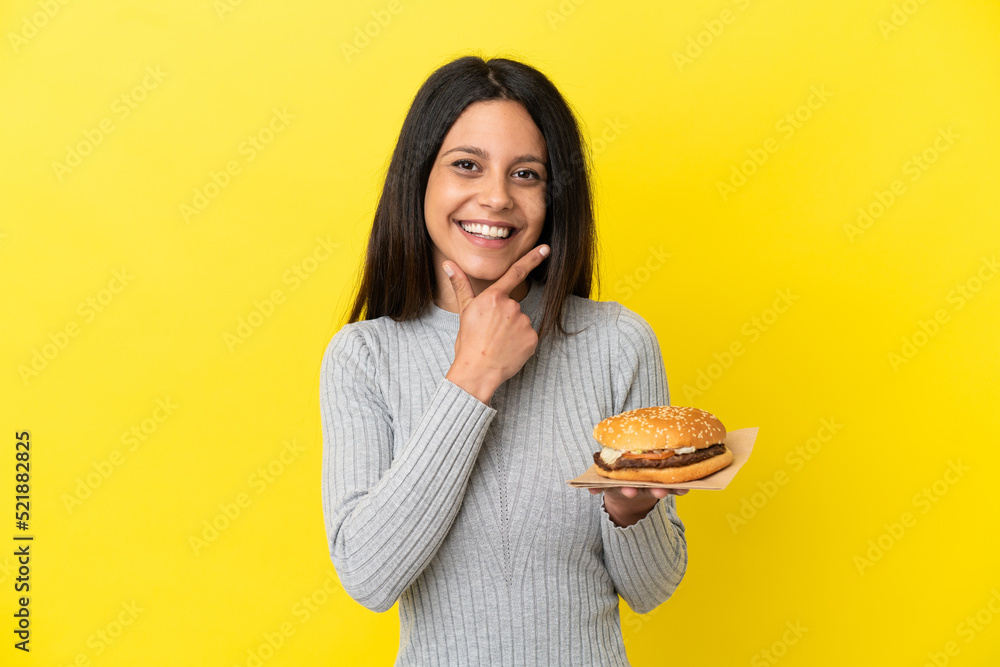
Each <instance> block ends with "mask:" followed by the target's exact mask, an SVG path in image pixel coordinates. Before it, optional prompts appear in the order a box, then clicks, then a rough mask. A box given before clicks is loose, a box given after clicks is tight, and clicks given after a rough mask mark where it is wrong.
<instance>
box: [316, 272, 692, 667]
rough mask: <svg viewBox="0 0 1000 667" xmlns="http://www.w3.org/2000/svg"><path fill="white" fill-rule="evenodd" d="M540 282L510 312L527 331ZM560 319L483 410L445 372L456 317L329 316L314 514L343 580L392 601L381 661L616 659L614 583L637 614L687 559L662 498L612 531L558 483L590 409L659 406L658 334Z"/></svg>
mask: <svg viewBox="0 0 1000 667" xmlns="http://www.w3.org/2000/svg"><path fill="white" fill-rule="evenodd" d="M542 289H543V287H542V285H540V284H537V283H536V284H532V285H531V289H530V290H529V292H528V295H527V296H526V297H525V298H524V299H523V300H522V301H521V304H520V305H521V309H522V311H523V312H525V313H527V314H528V315H529V317H530V318H531V321H532V324H533V325H534V326H535V329H536V330H537V329H538V326H539V323H540V318H541V310H542V309H541V297H542ZM564 323H565V326H566V329H567V330H568V331H577V330H580V329H584V331H583V332H582V333H579V334H577V335H575V336H572V335H571V336H569V337H566V338H564V339H562V340H561V341H558V342H557V341H554V340H553V339H552V338H550V337H547V339H546V340H543V341H541V342H540V343H539V345H538V348H537V349H536V352H535V354H534V355H533V356H532V357H531V358H530V359H529V360H528V362H527V363H526V364H525V365H524V367H523V368H522V369H521V370H520V371H519V372H518V373H517V374H516V375H515V376H514V377H512V378H510V379H509V380H507V381H506V382H505V383H504V384H503V385H501V386H500V388H499V389H497V391H496V393H495V395H494V396H493V398H492V400H491V405H485V404H483V403H482V402H480V401H479V400H478V399H476V398H475V397H474V396H472V395H471V394H469V393H467V392H466V391H465V390H463V389H461V388H460V387H458V386H457V385H455V384H453V383H451V382H450V381H448V380H446V379H445V378H444V376H445V373H447V372H448V368H449V367H450V366H451V363H452V361H453V360H454V355H455V336H456V334H457V333H458V315H457V314H456V313H450V312H448V311H445V310H442V309H441V308H438V307H437V306H434V305H432V306H431V307H430V308H429V309H428V310H427V311H425V313H424V315H423V316H421V317H420V318H419V319H416V320H409V321H406V322H394V321H393V320H392V319H390V318H388V317H383V318H379V319H375V320H367V321H363V322H356V323H353V324H348V325H346V326H344V327H343V328H342V329H341V330H340V331H339V332H337V334H336V335H335V336H334V337H333V339H332V340H331V341H330V344H329V345H328V347H327V349H326V352H325V354H324V357H323V362H322V370H321V377H320V405H321V412H322V423H323V445H324V449H323V479H322V491H323V511H324V515H325V519H326V531H327V538H328V542H329V547H330V557H331V559H332V560H333V564H334V566H335V568H336V570H337V575H338V576H339V578H340V582H341V584H342V585H343V586H344V588H345V589H346V590H347V592H348V593H349V594H350V595H351V597H353V598H354V599H355V600H357V601H358V602H360V603H361V604H363V605H364V606H366V607H368V608H369V609H373V610H375V611H385V610H387V609H389V608H390V607H391V606H392V605H393V603H395V602H396V600H397V599H398V600H399V617H400V641H399V654H398V656H397V658H396V663H395V664H396V665H487V664H495V665H627V664H628V661H627V658H626V656H625V648H624V646H623V644H622V635H621V626H620V622H619V615H618V595H621V596H622V598H624V599H625V601H626V602H627V603H628V604H629V606H630V607H631V608H632V609H633V610H634V611H636V612H640V613H645V612H648V611H650V610H651V609H653V608H654V607H656V606H657V605H658V604H660V603H661V602H663V601H664V600H666V599H667V598H668V597H670V595H671V594H672V593H673V591H674V589H675V588H676V587H677V585H678V584H679V583H680V580H681V577H683V575H684V571H685V569H686V566H687V544H686V542H685V539H684V525H683V523H681V521H680V519H679V518H678V517H677V513H676V507H675V503H674V497H673V496H668V497H667V498H665V499H663V500H660V501H659V502H657V504H656V505H655V506H654V508H653V509H652V510H651V511H650V513H649V514H648V515H647V516H646V517H645V518H643V519H642V520H641V521H639V522H638V523H636V524H635V525H633V526H629V527H627V528H618V527H617V526H615V525H614V524H613V523H612V521H611V519H610V518H609V517H608V515H607V513H606V512H605V511H604V509H603V506H602V502H601V498H602V497H601V496H599V495H598V496H592V495H591V494H589V493H588V492H587V491H586V490H584V489H574V488H570V487H569V486H567V485H566V480H567V479H571V478H573V477H576V476H577V475H579V474H580V473H581V472H583V471H584V470H586V469H587V468H588V467H589V466H590V464H591V463H593V458H592V456H593V453H594V452H595V451H597V449H598V447H599V445H597V443H596V441H594V439H593V437H592V435H591V432H592V430H593V427H594V425H595V424H597V422H599V421H600V420H602V419H604V418H605V417H608V416H610V415H613V414H617V413H619V412H623V411H625V410H631V409H633V408H638V407H644V406H650V405H666V404H667V403H668V402H669V397H668V392H667V384H666V376H665V373H664V368H663V360H662V357H661V354H660V349H659V346H658V345H657V341H656V336H655V334H654V333H653V330H652V329H651V328H650V326H649V325H648V324H647V323H646V322H645V321H644V320H643V319H642V318H640V317H639V316H638V315H636V314H635V313H633V312H631V311H630V310H628V309H626V308H625V307H623V306H621V305H620V304H618V303H614V302H598V301H591V300H589V299H582V298H579V297H570V298H569V299H568V300H567V302H566V307H565V312H564Z"/></svg>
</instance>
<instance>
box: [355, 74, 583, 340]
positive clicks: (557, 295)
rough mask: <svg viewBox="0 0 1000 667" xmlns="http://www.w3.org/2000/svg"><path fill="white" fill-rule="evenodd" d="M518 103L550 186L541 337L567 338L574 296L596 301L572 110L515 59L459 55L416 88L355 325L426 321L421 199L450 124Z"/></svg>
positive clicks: (428, 290) (429, 289)
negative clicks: (536, 134)
mask: <svg viewBox="0 0 1000 667" xmlns="http://www.w3.org/2000/svg"><path fill="white" fill-rule="evenodd" d="M486 100H511V101H515V102H519V103H520V104H521V105H522V106H524V108H525V109H526V110H527V112H528V114H530V116H531V118H532V120H534V122H535V125H536V126H538V129H539V131H540V132H541V134H542V137H543V138H544V139H545V145H546V149H547V151H548V169H549V180H548V182H547V183H546V192H545V204H546V205H545V224H544V226H543V227H542V233H541V236H540V237H539V239H538V243H546V244H548V245H549V246H550V247H551V248H552V254H551V255H550V256H549V258H548V259H547V260H546V261H545V262H543V263H542V264H541V265H540V266H539V267H537V268H536V269H535V270H534V271H532V272H531V274H530V276H529V278H530V279H533V280H537V281H538V282H540V283H543V284H544V294H543V299H544V306H543V315H542V322H541V325H540V327H539V328H540V331H539V332H538V335H539V338H542V337H544V336H545V334H546V332H547V331H550V330H553V326H556V327H558V330H559V331H560V332H561V333H563V334H565V333H567V332H566V330H565V329H564V328H563V322H562V309H563V303H564V302H565V300H566V297H567V296H568V295H570V294H575V295H577V296H581V297H585V298H589V297H590V293H591V288H592V285H593V283H594V282H596V281H597V247H596V246H597V236H596V228H595V227H596V226H595V222H594V207H593V197H592V194H591V186H590V163H591V162H590V154H589V152H588V151H587V147H586V145H585V143H584V141H583V139H582V137H581V134H580V128H579V126H578V124H577V122H576V118H575V116H574V115H573V112H572V110H571V109H570V107H569V105H568V104H567V102H566V100H564V99H563V97H562V95H561V94H560V93H559V91H558V89H557V88H556V87H555V86H554V85H553V84H552V82H551V81H549V79H548V78H546V77H545V75H544V74H542V73H541V72H539V71H538V70H536V69H534V68H533V67H530V66H528V65H526V64H524V63H521V62H518V61H516V60H508V59H506V58H491V59H489V60H484V59H483V58H481V57H478V56H465V57H462V58H458V59H457V60H454V61H452V62H450V63H448V64H446V65H444V66H442V67H440V68H439V69H437V70H436V71H435V72H434V73H433V74H431V76H430V77H429V78H428V79H427V81H425V82H424V84H423V85H422V86H421V87H420V90H418V91H417V94H416V96H415V97H414V99H413V103H412V104H411V105H410V109H409V111H408V112H407V114H406V119H405V120H404V121H403V127H402V129H401V130H400V132H399V139H398V140H397V141H396V148H395V150H394V151H393V154H392V160H391V162H390V164H389V168H388V171H387V172H386V176H385V184H384V186H383V188H382V196H381V197H380V198H379V203H378V208H377V209H376V211H375V220H374V222H373V224H372V232H371V236H370V237H369V239H368V250H367V255H366V257H365V263H364V265H363V266H362V267H361V275H360V279H359V281H358V286H357V295H356V297H355V298H354V304H353V306H352V307H351V311H350V315H349V320H348V321H349V322H357V321H358V320H362V319H365V320H368V319H374V318H377V317H382V316H385V315H388V316H390V317H392V318H393V319H394V320H397V321H398V320H408V319H412V318H416V317H419V316H420V315H421V313H423V312H424V310H425V309H426V308H427V307H428V306H429V305H430V304H431V303H432V302H433V299H434V287H435V284H434V267H433V266H432V255H431V248H432V243H431V240H430V236H429V235H428V233H427V226H426V223H425V221H424V194H425V191H426V189H427V180H428V178H429V176H430V172H431V168H432V166H433V164H434V160H435V159H436V158H437V154H438V151H439V150H440V149H441V144H442V143H443V142H444V137H445V135H446V134H447V133H448V130H449V129H451V126H452V124H453V123H454V122H455V120H456V119H457V118H458V117H459V115H460V114H461V113H462V112H463V111H464V110H465V108H466V107H468V106H469V105H470V104H473V103H475V102H481V101H486Z"/></svg>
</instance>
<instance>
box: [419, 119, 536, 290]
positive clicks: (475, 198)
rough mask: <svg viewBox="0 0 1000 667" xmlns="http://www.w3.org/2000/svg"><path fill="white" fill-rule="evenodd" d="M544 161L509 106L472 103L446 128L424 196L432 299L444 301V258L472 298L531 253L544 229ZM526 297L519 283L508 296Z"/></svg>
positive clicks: (527, 126) (530, 126)
mask: <svg viewBox="0 0 1000 667" xmlns="http://www.w3.org/2000/svg"><path fill="white" fill-rule="evenodd" d="M546 156H547V152H546V147H545V139H544V138H543V137H542V133H541V132H540V131H539V130H538V127H536V126H535V123H534V121H532V120H531V116H530V115H529V114H528V112H527V110H525V108H524V107H523V106H521V104H519V103H517V102H511V101H509V100H490V101H487V102H476V103H475V104H471V105H469V106H468V107H467V108H466V109H465V111H463V112H462V114H461V115H460V116H459V117H458V119H457V120H456V121H455V123H454V124H453V125H452V126H451V129H450V130H449V131H448V134H447V135H446V136H445V138H444V142H443V143H442V144H441V150H440V151H438V155H437V159H436V160H435V162H434V166H433V167H432V168H431V173H430V178H429V179H428V181H427V191H426V193H425V195H424V220H425V222H426V224H427V233H428V234H429V235H430V237H431V242H432V243H433V246H434V247H433V253H434V271H435V276H436V277H437V287H438V290H437V296H438V297H442V296H444V298H445V300H450V299H448V295H450V294H451V284H450V282H449V279H448V277H447V275H446V274H445V273H444V271H443V269H442V268H441V263H442V262H443V261H444V260H446V259H447V260H451V261H452V262H454V263H456V264H458V265H459V266H460V267H461V268H462V270H463V271H464V272H465V274H466V275H467V276H468V277H469V280H470V282H471V283H472V287H473V290H474V291H475V293H476V294H479V293H480V292H481V291H482V290H483V289H485V288H486V287H488V286H489V285H490V284H492V283H493V282H494V281H495V280H497V279H498V278H500V276H502V275H503V274H504V273H506V272H507V269H509V268H510V266H511V265H512V264H513V263H514V262H516V261H517V260H518V259H520V258H521V257H523V256H524V255H525V254H526V253H527V252H528V251H530V250H531V249H532V248H534V247H535V244H536V243H537V242H538V238H539V236H540V235H541V233H542V226H543V225H544V223H545V188H546V184H545V182H546V181H547V180H548V170H547V169H546V163H545V160H546ZM476 225H479V226H478V227H477V226H476ZM491 228H492V229H491ZM517 292H520V294H518V293H517ZM526 293H527V286H526V285H524V284H522V285H520V286H519V287H518V289H517V290H515V292H512V293H511V296H512V297H514V298H521V297H523V296H524V294H526Z"/></svg>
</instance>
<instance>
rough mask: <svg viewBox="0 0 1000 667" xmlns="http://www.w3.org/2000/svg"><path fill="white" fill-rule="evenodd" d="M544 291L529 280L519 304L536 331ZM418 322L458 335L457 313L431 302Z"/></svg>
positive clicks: (538, 284)
mask: <svg viewBox="0 0 1000 667" xmlns="http://www.w3.org/2000/svg"><path fill="white" fill-rule="evenodd" d="M544 291H545V285H543V284H542V283H539V282H536V281H533V280H529V281H528V293H527V294H526V295H525V296H524V298H523V299H521V301H520V302H519V305H520V306H521V312H522V313H524V314H525V315H527V316H528V317H529V318H531V324H532V326H533V327H535V330H536V331H537V330H538V326H539V325H540V324H541V320H542V293H543V292H544ZM420 320H421V321H422V322H426V323H428V324H430V325H431V326H433V327H435V328H438V329H444V330H446V331H451V332H452V333H455V334H457V333H458V313H452V312H449V311H447V310H445V309H444V308H441V307H439V306H438V305H436V304H435V303H434V302H431V304H430V306H429V307H428V308H427V310H425V311H424V314H423V315H421V316H420Z"/></svg>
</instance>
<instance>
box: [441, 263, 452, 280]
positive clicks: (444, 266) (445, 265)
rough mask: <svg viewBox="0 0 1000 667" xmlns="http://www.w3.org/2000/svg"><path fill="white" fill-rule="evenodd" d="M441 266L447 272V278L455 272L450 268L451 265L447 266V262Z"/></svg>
mask: <svg viewBox="0 0 1000 667" xmlns="http://www.w3.org/2000/svg"><path fill="white" fill-rule="evenodd" d="M441 268H443V269H444V272H445V273H447V274H448V277H449V278H451V277H452V276H453V275H455V272H454V271H452V270H451V266H449V265H448V264H442V265H441Z"/></svg>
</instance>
